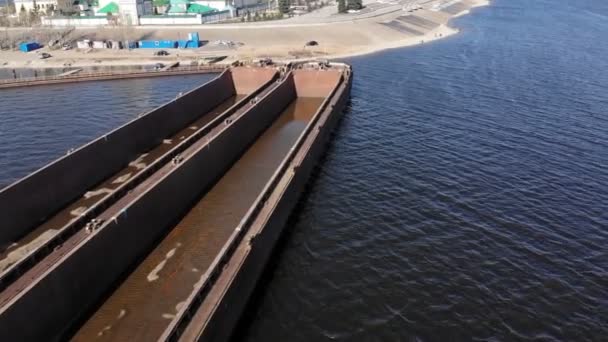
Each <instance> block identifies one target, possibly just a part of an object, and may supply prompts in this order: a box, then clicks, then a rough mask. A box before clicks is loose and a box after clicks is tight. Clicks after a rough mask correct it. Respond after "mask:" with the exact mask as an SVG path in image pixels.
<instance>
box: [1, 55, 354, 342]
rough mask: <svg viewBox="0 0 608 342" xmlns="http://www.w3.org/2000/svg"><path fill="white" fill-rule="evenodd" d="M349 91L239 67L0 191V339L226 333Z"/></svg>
mask: <svg viewBox="0 0 608 342" xmlns="http://www.w3.org/2000/svg"><path fill="white" fill-rule="evenodd" d="M173 70H175V69H172V70H170V71H168V72H171V71H173ZM79 76H82V75H81V74H78V75H75V76H68V77H70V78H73V77H79ZM351 84H352V71H351V68H350V67H349V66H348V65H345V64H341V63H325V62H322V63H297V64H286V65H275V64H272V63H264V64H249V65H235V66H232V67H230V68H227V69H224V70H223V71H222V73H221V74H219V76H217V77H216V78H215V79H213V80H211V81H209V82H207V83H206V84H203V85H201V86H200V87H198V88H196V89H194V90H192V91H190V92H188V93H185V94H177V96H176V98H175V99H174V100H173V101H171V102H169V103H167V104H165V105H163V106H160V107H158V108H156V109H154V110H152V111H150V112H148V113H146V114H144V115H141V116H140V117H138V118H137V119H135V120H133V121H131V122H129V123H127V124H125V125H124V126H122V127H119V128H117V129H115V130H114V131H112V132H109V133H108V134H106V135H104V136H102V137H99V138H98V139H96V140H94V141H92V142H90V143H88V144H86V145H84V146H82V147H80V148H78V149H76V150H73V151H67V152H66V155H65V156H64V157H62V158H60V159H58V160H56V161H54V162H53V163H51V164H49V165H47V166H45V167H43V168H42V169H40V170H38V171H36V172H35V173H33V174H31V175H29V176H28V177H25V178H23V179H22V180H20V181H17V182H16V183H14V184H12V185H10V186H8V187H7V188H5V189H3V190H2V191H0V213H1V214H0V225H1V226H2V230H1V231H0V247H1V249H0V291H1V292H0V338H1V339H2V340H19V341H36V340H42V339H44V340H48V339H66V338H71V339H73V340H75V341H90V340H93V339H96V340H107V341H116V340H146V341H149V340H157V341H178V340H180V341H192V340H206V341H207V340H213V341H215V340H217V341H223V340H227V339H228V338H229V337H230V335H231V333H232V329H233V328H234V326H235V325H236V323H237V321H238V319H239V317H240V315H241V313H242V312H243V310H244V308H245V305H246V303H247V300H248V298H249V296H250V295H251V293H252V292H253V289H254V287H255V285H256V283H257V279H258V278H259V276H260V275H261V273H262V271H263V269H264V266H265V264H266V262H267V260H268V258H269V256H270V253H271V251H272V249H273V247H274V245H275V243H276V241H277V239H278V237H279V236H280V234H281V231H282V229H283V227H284V225H285V222H286V220H287V218H288V216H289V214H290V213H291V211H292V209H293V207H294V206H295V204H296V202H297V199H298V197H299V195H300V194H301V192H302V191H303V189H304V186H305V184H306V182H307V180H308V177H309V175H310V173H311V171H312V168H313V167H314V165H315V163H316V162H317V160H318V159H319V157H320V155H321V154H322V153H323V152H324V148H325V145H326V143H327V141H328V140H329V138H330V133H331V131H332V130H333V128H334V127H335V126H336V123H337V122H338V120H339V119H340V117H341V114H342V110H343V108H344V107H345V105H346V102H347V100H348V98H349V95H350V87H351ZM23 322H32V324H23Z"/></svg>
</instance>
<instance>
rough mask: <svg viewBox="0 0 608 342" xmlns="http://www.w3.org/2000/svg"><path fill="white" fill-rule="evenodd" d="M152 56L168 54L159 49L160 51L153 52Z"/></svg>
mask: <svg viewBox="0 0 608 342" xmlns="http://www.w3.org/2000/svg"><path fill="white" fill-rule="evenodd" d="M154 56H169V53H168V52H167V51H165V50H160V51H156V52H154Z"/></svg>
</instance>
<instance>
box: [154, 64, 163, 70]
mask: <svg viewBox="0 0 608 342" xmlns="http://www.w3.org/2000/svg"><path fill="white" fill-rule="evenodd" d="M164 67H165V65H164V64H163V63H156V64H155V65H154V70H161V69H162V68H164Z"/></svg>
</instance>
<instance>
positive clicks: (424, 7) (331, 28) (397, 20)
mask: <svg viewBox="0 0 608 342" xmlns="http://www.w3.org/2000/svg"><path fill="white" fill-rule="evenodd" d="M365 4H366V6H368V7H369V8H370V10H368V11H367V12H364V13H362V14H360V15H356V14H355V15H352V14H346V15H336V14H335V12H333V11H334V10H335V9H332V8H327V7H326V8H323V9H322V10H323V11H325V12H321V13H315V12H312V13H309V14H307V15H304V16H301V17H296V18H290V19H286V20H279V21H268V22H257V23H243V24H208V25H200V26H163V27H149V26H140V27H120V28H78V29H76V30H75V31H74V32H73V33H72V36H71V38H73V39H82V38H89V39H96V40H102V39H120V40H126V39H131V40H139V39H184V37H186V35H187V33H188V32H193V31H196V32H199V35H200V37H201V39H202V40H205V41H208V42H209V43H208V44H206V45H205V46H203V47H202V48H199V49H192V50H190V49H188V50H183V49H180V50H169V52H170V55H169V56H166V57H154V56H153V50H147V49H134V50H130V51H129V50H109V49H96V50H89V51H82V50H78V49H74V50H68V51H62V50H54V51H49V50H48V49H47V48H44V49H42V50H43V51H45V52H47V51H48V52H50V53H51V54H52V57H51V58H48V59H44V60H41V59H39V58H38V54H37V53H36V52H30V53H23V52H20V51H1V52H0V67H1V68H54V67H90V66H113V65H142V64H155V63H159V62H162V63H169V62H174V61H180V62H181V63H182V64H193V63H194V64H196V63H201V61H203V60H204V59H205V58H209V57H213V56H226V57H227V58H226V59H225V60H224V61H223V62H224V63H231V62H233V61H235V60H253V59H257V58H265V57H269V58H272V59H276V60H294V59H314V58H319V59H339V58H345V57H351V56H357V55H363V54H369V53H374V52H378V51H382V50H386V49H391V48H399V47H406V46H412V45H418V44H423V43H428V42H431V41H434V40H437V39H442V38H445V37H449V36H451V35H453V34H455V33H457V32H458V30H457V29H455V28H452V27H450V26H449V20H450V19H452V18H454V17H458V16H461V15H464V14H467V13H469V12H470V10H471V9H472V8H474V7H478V6H484V5H487V4H488V1H487V0H431V1H428V0H426V1H425V0H403V1H401V2H394V3H378V2H375V1H372V2H366V3H365ZM375 8H378V9H375ZM413 8H416V9H415V10H412V9H413ZM372 9H374V10H372ZM23 30H24V29H22V30H19V29H11V30H6V34H13V35H20V34H21V35H23ZM46 30H49V29H46ZM310 40H315V41H317V42H318V43H319V45H318V46H314V47H306V46H304V45H305V43H306V42H308V41H310ZM218 41H233V42H239V43H241V44H242V45H240V44H239V45H237V46H233V47H226V46H225V45H221V44H217V43H216V42H218Z"/></svg>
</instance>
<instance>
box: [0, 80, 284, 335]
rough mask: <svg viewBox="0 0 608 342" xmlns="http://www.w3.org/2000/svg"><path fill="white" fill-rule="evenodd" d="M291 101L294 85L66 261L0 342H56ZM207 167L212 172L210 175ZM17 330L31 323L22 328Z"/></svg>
mask: <svg viewBox="0 0 608 342" xmlns="http://www.w3.org/2000/svg"><path fill="white" fill-rule="evenodd" d="M294 98H295V87H294V85H293V78H292V77H288V78H287V79H286V80H285V82H283V84H281V85H279V86H278V87H277V88H276V89H275V90H273V91H272V92H271V93H269V94H268V95H267V96H265V97H264V98H262V99H261V100H260V101H259V102H258V103H257V105H255V106H253V107H251V108H250V109H249V110H248V111H247V112H246V113H245V114H244V115H243V116H241V117H240V118H239V119H237V120H235V121H234V122H232V123H231V124H230V126H229V127H227V129H226V130H225V131H223V132H222V133H220V134H219V135H218V136H217V137H216V138H214V139H213V140H211V141H210V143H209V144H208V145H206V146H203V147H201V148H200V149H199V150H198V151H197V153H195V154H193V155H192V156H191V157H189V158H186V160H184V161H183V162H182V163H181V164H180V165H179V167H177V168H176V169H175V170H173V171H172V172H171V173H169V174H168V175H167V176H166V177H164V178H163V179H161V180H160V181H159V182H158V184H156V186H154V187H152V188H151V189H150V190H148V191H146V192H145V193H144V194H142V195H141V197H139V198H138V199H136V200H134V201H133V202H132V204H131V205H130V206H129V207H128V208H127V210H126V212H124V213H123V215H121V216H119V217H118V219H117V220H116V221H111V222H108V223H106V224H104V227H102V228H101V229H100V230H98V231H97V232H96V233H95V235H93V236H92V237H91V238H89V240H88V241H85V242H83V243H82V244H81V245H80V246H79V248H77V249H75V250H73V251H72V252H71V253H69V254H67V255H65V256H64V257H63V258H62V260H61V261H60V262H59V263H58V264H56V265H55V267H54V268H53V269H51V270H50V271H49V272H47V274H45V275H44V276H43V277H42V278H41V279H40V280H39V281H38V282H37V283H36V284H35V285H34V286H33V287H31V288H30V289H28V290H27V292H26V293H24V294H22V295H21V297H20V298H18V299H17V300H16V301H15V302H14V303H12V305H10V307H8V308H6V309H5V311H4V312H2V313H0V340H7V341H36V340H38V341H40V340H53V339H55V340H60V339H63V338H64V337H65V334H66V333H67V332H68V331H69V330H70V327H71V326H72V325H73V324H74V323H75V322H76V321H78V320H79V318H81V317H82V316H83V315H85V314H86V313H88V312H90V310H91V309H92V308H93V307H94V306H95V305H96V304H97V303H98V301H99V300H101V299H102V298H103V297H104V295H106V294H107V293H108V292H107V291H108V289H110V288H112V287H113V285H115V284H116V282H117V281H118V280H119V279H121V277H122V276H124V274H125V272H128V271H129V270H130V269H132V267H133V266H134V263H135V262H136V261H137V260H139V258H141V257H142V255H144V254H146V253H147V252H148V251H149V250H150V249H151V248H152V247H153V245H154V242H155V241H157V240H158V239H159V238H160V237H161V236H163V235H164V233H165V231H166V230H167V229H168V228H169V227H171V225H172V224H173V223H175V221H176V220H177V219H179V217H181V215H180V214H184V213H185V212H186V211H187V210H188V209H189V208H190V206H191V205H192V203H193V202H194V201H195V200H196V199H197V198H198V197H199V196H200V195H201V192H203V191H206V190H208V189H209V188H210V187H211V186H212V184H213V183H214V182H215V181H216V180H217V179H218V178H219V177H221V175H222V174H223V173H224V172H225V171H226V169H228V168H229V167H230V166H231V165H232V163H233V162H234V161H236V160H237V159H238V158H239V157H240V155H241V154H242V153H243V152H244V151H245V150H246V148H247V147H248V146H249V145H250V144H251V143H252V142H253V141H254V140H255V139H256V138H257V137H258V136H259V135H260V134H261V133H262V132H263V131H264V130H265V129H266V128H267V127H269V126H270V125H271V124H272V122H273V121H274V120H275V119H276V118H277V117H278V115H279V114H280V113H281V112H282V110H283V109H284V108H285V107H287V105H288V104H289V103H290V102H291V101H292V100H293V99H294ZM211 166H212V167H211ZM23 322H36V324H35V325H26V324H23Z"/></svg>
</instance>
